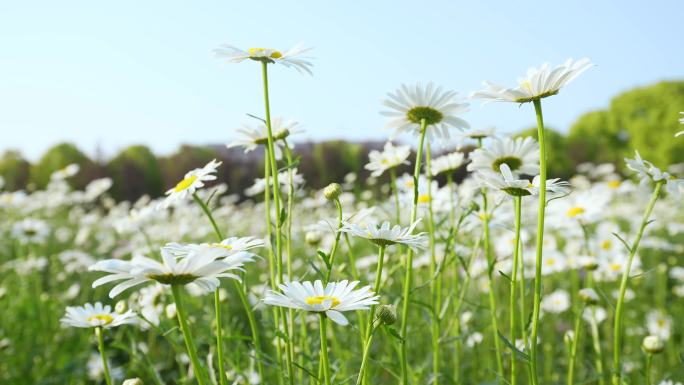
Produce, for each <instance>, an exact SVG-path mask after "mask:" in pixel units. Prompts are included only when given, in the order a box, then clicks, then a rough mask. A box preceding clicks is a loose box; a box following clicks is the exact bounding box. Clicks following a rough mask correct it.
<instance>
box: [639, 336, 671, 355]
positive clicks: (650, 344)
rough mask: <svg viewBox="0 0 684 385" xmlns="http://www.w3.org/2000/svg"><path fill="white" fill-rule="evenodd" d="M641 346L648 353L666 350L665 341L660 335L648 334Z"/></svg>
mask: <svg viewBox="0 0 684 385" xmlns="http://www.w3.org/2000/svg"><path fill="white" fill-rule="evenodd" d="M641 348H642V349H644V351H645V352H646V353H650V354H658V353H661V352H662V351H663V350H665V343H663V340H661V339H660V337H658V336H646V337H644V341H643V342H642V343H641Z"/></svg>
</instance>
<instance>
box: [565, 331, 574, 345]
mask: <svg viewBox="0 0 684 385" xmlns="http://www.w3.org/2000/svg"><path fill="white" fill-rule="evenodd" d="M574 339H575V332H574V331H572V330H568V331H567V332H565V335H564V336H563V342H565V343H566V344H567V345H572V341H573V340H574Z"/></svg>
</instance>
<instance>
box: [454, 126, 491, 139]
mask: <svg viewBox="0 0 684 385" xmlns="http://www.w3.org/2000/svg"><path fill="white" fill-rule="evenodd" d="M494 135H496V129H495V128H494V127H489V128H471V129H468V130H465V131H463V132H461V133H460V136H461V137H463V138H468V139H473V140H482V139H485V138H491V137H493V136H494Z"/></svg>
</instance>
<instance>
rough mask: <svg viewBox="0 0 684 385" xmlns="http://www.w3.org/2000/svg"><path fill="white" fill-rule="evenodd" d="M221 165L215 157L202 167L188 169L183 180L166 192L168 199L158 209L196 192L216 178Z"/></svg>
mask: <svg viewBox="0 0 684 385" xmlns="http://www.w3.org/2000/svg"><path fill="white" fill-rule="evenodd" d="M220 165H221V162H217V161H216V159H214V160H212V161H211V162H209V163H207V165H206V166H204V167H202V168H196V169H194V170H190V171H188V172H187V173H186V174H185V177H184V178H183V180H182V181H180V182H178V183H177V184H176V187H174V188H172V189H170V190H168V191H167V192H166V195H167V197H166V199H164V201H163V202H162V203H160V204H159V205H158V206H157V209H160V208H164V209H165V208H168V207H169V206H171V205H172V204H173V203H175V202H178V201H183V200H185V199H186V198H187V197H188V196H191V195H192V194H194V193H195V191H196V190H197V189H199V188H202V187H204V182H208V181H212V180H216V175H214V174H215V173H216V169H217V168H218V166H220Z"/></svg>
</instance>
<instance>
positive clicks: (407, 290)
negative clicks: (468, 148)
mask: <svg viewBox="0 0 684 385" xmlns="http://www.w3.org/2000/svg"><path fill="white" fill-rule="evenodd" d="M426 134H427V124H426V122H425V119H421V121H420V142H419V144H418V152H417V153H416V164H415V168H414V170H413V207H412V209H411V223H413V222H415V221H416V216H417V215H418V180H419V179H420V166H421V161H422V160H423V144H424V143H425V135H426ZM405 263H406V266H405V269H406V275H405V277H404V293H403V297H402V304H401V306H402V309H401V332H400V336H401V338H402V341H403V342H402V344H401V349H400V351H399V352H400V354H399V355H400V360H401V384H402V385H408V383H409V380H408V371H409V367H408V354H407V353H408V350H407V346H406V345H408V344H407V342H408V341H407V339H406V333H407V331H408V312H409V303H410V302H411V282H412V281H413V249H411V248H410V247H409V249H408V253H407V254H406V262H405Z"/></svg>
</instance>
